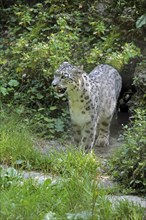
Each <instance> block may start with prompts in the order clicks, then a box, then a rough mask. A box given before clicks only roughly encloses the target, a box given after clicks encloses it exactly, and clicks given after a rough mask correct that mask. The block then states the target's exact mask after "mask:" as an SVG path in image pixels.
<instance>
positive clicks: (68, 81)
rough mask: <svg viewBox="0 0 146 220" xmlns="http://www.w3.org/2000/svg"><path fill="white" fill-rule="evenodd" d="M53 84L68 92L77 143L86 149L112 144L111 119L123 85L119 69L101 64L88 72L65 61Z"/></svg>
mask: <svg viewBox="0 0 146 220" xmlns="http://www.w3.org/2000/svg"><path fill="white" fill-rule="evenodd" d="M52 85H53V86H54V87H57V88H60V89H66V91H67V94H68V100H69V109H70V116H71V122H72V128H73V133H74V141H75V143H76V144H77V145H78V146H81V147H84V148H85V149H86V150H92V149H93V147H94V146H97V147H107V146H109V137H110V125H111V120H112V117H113V115H114V112H115V109H116V106H117V100H118V97H119V94H120V91H121V87H122V79H121V76H120V74H119V73H118V71H117V70H116V69H115V68H113V67H112V66H110V65H107V64H100V65H98V66H97V67H95V68H94V69H93V70H92V71H91V72H90V73H89V74H87V73H86V72H85V71H84V70H83V67H78V66H74V65H72V64H70V63H68V62H63V63H62V64H61V65H60V66H59V68H58V69H57V70H56V71H55V73H54V79H53V81H52Z"/></svg>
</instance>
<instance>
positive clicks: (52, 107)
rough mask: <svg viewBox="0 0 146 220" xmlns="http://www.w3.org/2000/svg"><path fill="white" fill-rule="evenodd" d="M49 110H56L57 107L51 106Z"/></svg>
mask: <svg viewBox="0 0 146 220" xmlns="http://www.w3.org/2000/svg"><path fill="white" fill-rule="evenodd" d="M49 109H50V111H54V110H56V109H57V107H56V106H51V107H50V108H49Z"/></svg>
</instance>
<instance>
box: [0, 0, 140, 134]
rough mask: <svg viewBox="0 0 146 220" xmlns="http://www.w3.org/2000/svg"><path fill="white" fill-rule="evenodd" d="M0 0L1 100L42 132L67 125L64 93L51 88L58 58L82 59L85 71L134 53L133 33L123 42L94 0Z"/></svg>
mask: <svg viewBox="0 0 146 220" xmlns="http://www.w3.org/2000/svg"><path fill="white" fill-rule="evenodd" d="M118 2H119V1H118ZM1 4H2V7H1V9H0V10H1V11H0V12H1V13H0V16H1V17H0V30H1V32H0V48H1V50H0V65H1V67H0V71H1V75H0V105H1V106H2V107H3V108H5V107H7V108H8V109H10V110H11V109H15V110H16V111H17V112H19V114H20V115H21V116H22V117H23V118H24V119H25V122H27V123H29V124H31V125H33V129H34V131H36V132H37V133H38V134H39V135H41V136H47V137H49V138H54V137H55V136H59V135H60V133H61V136H62V133H64V131H66V130H67V129H66V127H68V126H67V124H69V117H68V115H69V114H68V109H67V101H66V97H62V98H58V97H57V95H56V93H55V91H54V90H53V89H52V87H51V81H52V78H53V73H54V70H55V69H56V68H57V67H58V65H60V63H62V62H63V61H65V60H66V61H69V62H71V63H73V64H75V65H81V64H83V65H84V66H85V70H86V71H87V72H88V71H90V70H91V69H92V68H93V67H95V66H96V65H97V64H99V63H104V62H106V63H109V64H111V65H113V66H114V67H116V68H120V67H121V66H122V65H123V64H124V63H127V62H128V60H129V58H130V57H133V56H135V55H137V54H139V50H138V49H137V48H136V47H135V46H134V44H133V43H132V39H133V38H131V40H129V39H128V42H131V43H127V42H126V38H125V40H124V39H123V38H122V36H123V32H122V30H121V28H119V25H116V24H114V22H113V24H112V25H111V22H110V23H109V21H108V20H105V18H104V16H103V17H101V16H100V14H98V13H97V9H96V4H97V2H96V1H94V0H93V1H90V2H89V1H87V2H86V1H81V2H80V4H78V1H70V2H62V3H60V1H59V0H56V1H55V2H54V1H52V0H46V1H39V0H38V1H37V0H34V1H31V2H28V3H27V4H26V2H25V1H20V0H17V1H13V0H11V1H9V2H8V1H1ZM114 4H115V2H114V1H113V5H114ZM118 4H119V3H118ZM123 4H124V5H125V7H126V6H127V4H128V6H129V5H130V4H133V3H126V1H124V3H123ZM123 4H122V5H121V7H123ZM136 4H137V3H136ZM137 7H138V6H137ZM108 9H109V10H110V5H109V6H108ZM117 10H118V9H117ZM137 15H139V16H140V15H141V10H140V8H139V7H138V8H137ZM134 18H135V21H136V19H137V17H134ZM135 21H133V23H134V22H135ZM122 22H123V21H122ZM132 30H133V27H132ZM132 36H133V34H132Z"/></svg>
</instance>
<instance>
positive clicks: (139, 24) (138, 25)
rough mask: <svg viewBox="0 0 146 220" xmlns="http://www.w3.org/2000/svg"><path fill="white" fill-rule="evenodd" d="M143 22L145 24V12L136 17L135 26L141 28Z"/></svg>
mask: <svg viewBox="0 0 146 220" xmlns="http://www.w3.org/2000/svg"><path fill="white" fill-rule="evenodd" d="M145 24H146V14H144V15H142V16H140V17H139V18H138V20H137V21H136V28H141V27H142V26H143V25H145Z"/></svg>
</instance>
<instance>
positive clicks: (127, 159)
mask: <svg viewBox="0 0 146 220" xmlns="http://www.w3.org/2000/svg"><path fill="white" fill-rule="evenodd" d="M109 165H110V171H111V174H112V175H113V177H114V178H115V180H116V181H118V182H119V183H120V184H123V185H124V187H126V188H131V190H132V191H133V192H135V193H142V194H145V193H146V111H145V110H142V109H137V110H136V111H135V115H134V118H133V122H132V125H131V126H129V127H127V128H126V129H125V132H124V145H123V147H121V148H120V149H118V150H117V151H116V152H115V154H114V155H113V157H112V158H111V160H110V162H109Z"/></svg>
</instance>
